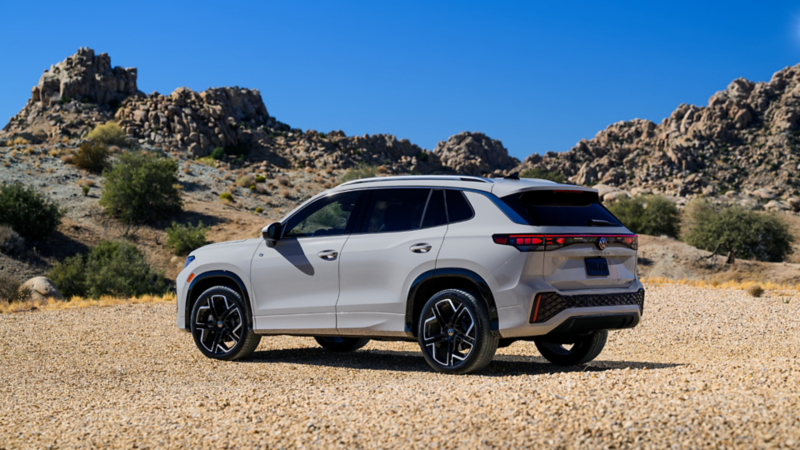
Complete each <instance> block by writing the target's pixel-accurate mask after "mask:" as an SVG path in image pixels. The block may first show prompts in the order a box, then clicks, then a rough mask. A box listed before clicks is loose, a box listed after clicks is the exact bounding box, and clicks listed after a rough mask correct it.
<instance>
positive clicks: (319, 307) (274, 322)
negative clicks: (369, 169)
mask: <svg viewBox="0 0 800 450" xmlns="http://www.w3.org/2000/svg"><path fill="white" fill-rule="evenodd" d="M359 196H360V193H359V192H344V193H340V194H333V195H330V196H327V197H323V198H321V199H319V200H317V201H315V202H314V203H311V204H310V205H308V206H306V207H305V208H303V209H302V210H300V211H298V212H297V213H296V214H295V215H293V216H292V217H290V218H289V219H288V221H286V222H285V223H284V232H283V236H282V238H281V239H280V240H278V242H277V243H276V244H275V246H274V247H271V248H270V247H267V245H266V243H265V242H262V243H261V245H260V246H259V248H258V250H257V251H256V254H255V256H254V257H253V263H252V266H251V275H250V277H251V281H252V283H253V288H254V290H255V296H256V302H255V303H256V307H255V312H254V316H255V328H256V329H257V330H287V331H289V332H291V331H292V330H295V331H298V332H299V331H301V330H312V329H313V330H323V331H326V332H335V329H336V300H337V298H338V296H339V260H340V258H341V253H342V249H343V247H344V245H345V242H346V241H347V238H348V235H349V232H350V229H351V228H352V222H353V221H354V220H355V214H353V211H354V210H355V206H356V203H357V202H358V198H359Z"/></svg>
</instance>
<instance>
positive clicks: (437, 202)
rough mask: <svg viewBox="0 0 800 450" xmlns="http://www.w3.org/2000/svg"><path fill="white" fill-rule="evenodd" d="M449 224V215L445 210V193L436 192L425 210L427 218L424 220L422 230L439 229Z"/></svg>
mask: <svg viewBox="0 0 800 450" xmlns="http://www.w3.org/2000/svg"><path fill="white" fill-rule="evenodd" d="M446 223H447V213H446V212H445V208H444V191H442V190H435V191H433V193H432V194H431V198H430V200H428V207H427V208H426V209H425V218H424V219H422V228H430V227H438V226H439V225H445V224H446Z"/></svg>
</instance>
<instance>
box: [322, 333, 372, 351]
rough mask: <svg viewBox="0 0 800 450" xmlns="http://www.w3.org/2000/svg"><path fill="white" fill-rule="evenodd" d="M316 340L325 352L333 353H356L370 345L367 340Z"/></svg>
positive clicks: (340, 338) (328, 337)
mask: <svg viewBox="0 0 800 450" xmlns="http://www.w3.org/2000/svg"><path fill="white" fill-rule="evenodd" d="M314 340H316V341H317V343H318V344H319V345H321V346H322V348H324V349H325V350H330V351H332V352H354V351H356V350H358V349H360V348H361V347H363V346H365V345H367V344H368V343H369V339H366V338H347V337H339V336H315V337H314Z"/></svg>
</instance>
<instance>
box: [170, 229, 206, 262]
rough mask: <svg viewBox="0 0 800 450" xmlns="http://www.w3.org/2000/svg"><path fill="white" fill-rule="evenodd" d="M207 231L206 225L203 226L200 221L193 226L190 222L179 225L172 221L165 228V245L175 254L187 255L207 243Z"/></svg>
mask: <svg viewBox="0 0 800 450" xmlns="http://www.w3.org/2000/svg"><path fill="white" fill-rule="evenodd" d="M207 232H208V227H204V226H203V222H202V221H200V222H198V223H197V225H196V226H194V227H193V226H192V225H191V224H188V225H179V224H177V223H175V222H172V226H170V227H169V228H167V246H168V247H172V248H173V249H174V250H175V254H176V255H181V256H182V255H188V254H189V253H191V252H192V251H193V250H197V249H198V248H200V247H202V246H204V245H207V244H208V241H207V240H206V233H207Z"/></svg>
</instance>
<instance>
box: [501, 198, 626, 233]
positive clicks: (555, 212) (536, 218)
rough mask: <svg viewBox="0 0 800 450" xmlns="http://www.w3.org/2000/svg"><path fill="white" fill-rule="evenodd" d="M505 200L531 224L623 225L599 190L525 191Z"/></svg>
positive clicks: (564, 225)
mask: <svg viewBox="0 0 800 450" xmlns="http://www.w3.org/2000/svg"><path fill="white" fill-rule="evenodd" d="M501 200H503V202H504V203H505V204H507V205H508V206H509V207H511V209H513V210H514V211H516V212H517V214H519V215H520V216H522V218H523V219H525V220H526V221H527V222H528V224H530V225H538V226H559V227H621V226H622V224H621V223H620V222H619V220H617V218H616V217H614V215H613V214H611V213H610V212H609V211H608V210H607V209H606V208H605V207H604V206H603V205H602V204H601V203H600V199H599V198H598V196H597V193H596V192H587V191H577V190H552V191H550V190H540V191H525V192H522V193H516V194H512V195H509V196H506V197H503V198H502V199H501Z"/></svg>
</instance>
